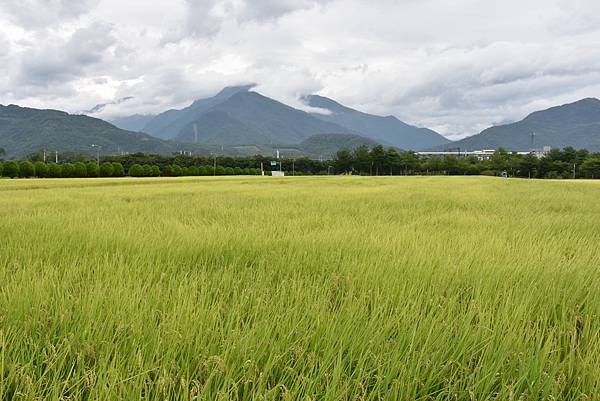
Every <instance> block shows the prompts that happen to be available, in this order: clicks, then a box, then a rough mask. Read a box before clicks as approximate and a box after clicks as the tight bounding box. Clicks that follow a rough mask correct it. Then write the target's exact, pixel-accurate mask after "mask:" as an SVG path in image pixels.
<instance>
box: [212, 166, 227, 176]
mask: <svg viewBox="0 0 600 401" xmlns="http://www.w3.org/2000/svg"><path fill="white" fill-rule="evenodd" d="M211 170H212V169H211ZM215 175H225V167H223V166H217V168H216V169H215Z"/></svg>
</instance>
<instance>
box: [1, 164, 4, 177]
mask: <svg viewBox="0 0 600 401" xmlns="http://www.w3.org/2000/svg"><path fill="white" fill-rule="evenodd" d="M3 172H4V163H2V162H0V177H2V173H3Z"/></svg>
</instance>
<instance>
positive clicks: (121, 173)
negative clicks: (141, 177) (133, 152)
mask: <svg viewBox="0 0 600 401" xmlns="http://www.w3.org/2000/svg"><path fill="white" fill-rule="evenodd" d="M112 165H113V177H125V168H124V167H123V165H122V164H121V163H118V162H114V163H113V164H112Z"/></svg>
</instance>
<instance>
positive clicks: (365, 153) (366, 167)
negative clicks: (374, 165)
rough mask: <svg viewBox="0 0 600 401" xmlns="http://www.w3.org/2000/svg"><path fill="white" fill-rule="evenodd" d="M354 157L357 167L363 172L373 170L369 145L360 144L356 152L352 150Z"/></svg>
mask: <svg viewBox="0 0 600 401" xmlns="http://www.w3.org/2000/svg"><path fill="white" fill-rule="evenodd" d="M352 158H353V159H354V163H355V166H354V167H355V168H357V169H358V171H359V172H360V173H361V174H362V173H367V172H370V171H371V155H370V153H369V148H368V147H367V145H360V146H358V147H357V148H356V149H354V152H352Z"/></svg>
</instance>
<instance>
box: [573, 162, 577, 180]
mask: <svg viewBox="0 0 600 401" xmlns="http://www.w3.org/2000/svg"><path fill="white" fill-rule="evenodd" d="M576 178H577V164H576V163H574V164H573V179H576Z"/></svg>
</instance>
